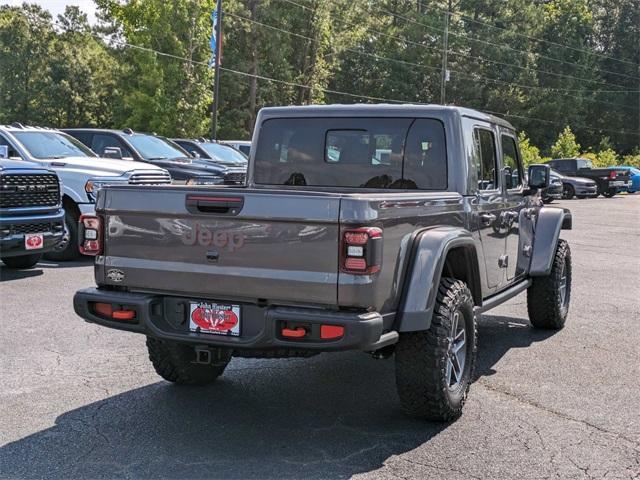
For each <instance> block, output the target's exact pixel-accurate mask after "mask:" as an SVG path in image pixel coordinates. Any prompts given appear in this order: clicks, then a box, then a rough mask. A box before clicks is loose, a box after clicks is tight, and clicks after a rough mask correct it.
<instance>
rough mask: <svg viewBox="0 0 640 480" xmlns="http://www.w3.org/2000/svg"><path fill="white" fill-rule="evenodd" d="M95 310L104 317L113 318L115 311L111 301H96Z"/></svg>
mask: <svg viewBox="0 0 640 480" xmlns="http://www.w3.org/2000/svg"><path fill="white" fill-rule="evenodd" d="M93 311H94V312H95V313H97V314H99V315H100V316H102V317H108V318H111V314H112V313H113V307H112V306H111V304H110V303H94V304H93Z"/></svg>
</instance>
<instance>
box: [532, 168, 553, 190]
mask: <svg viewBox="0 0 640 480" xmlns="http://www.w3.org/2000/svg"><path fill="white" fill-rule="evenodd" d="M550 181H551V167H550V166H549V165H530V166H529V190H530V191H531V192H534V191H536V190H541V189H543V188H547V187H548V186H549V182H550Z"/></svg>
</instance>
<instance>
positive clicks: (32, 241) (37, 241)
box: [26, 235, 42, 248]
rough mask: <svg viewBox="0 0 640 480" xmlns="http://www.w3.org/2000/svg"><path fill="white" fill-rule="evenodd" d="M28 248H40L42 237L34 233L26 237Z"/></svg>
mask: <svg viewBox="0 0 640 480" xmlns="http://www.w3.org/2000/svg"><path fill="white" fill-rule="evenodd" d="M26 243H27V247H28V248H42V237H41V236H40V235H34V236H33V237H29V238H27V239H26Z"/></svg>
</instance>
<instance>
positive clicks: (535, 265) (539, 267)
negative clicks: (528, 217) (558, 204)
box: [529, 207, 573, 277]
mask: <svg viewBox="0 0 640 480" xmlns="http://www.w3.org/2000/svg"><path fill="white" fill-rule="evenodd" d="M572 223H573V219H572V217H571V212H570V211H569V210H567V209H566V208H555V207H542V208H540V210H539V211H538V218H537V220H536V224H535V234H534V237H533V253H532V254H531V265H530V267H529V275H530V276H532V277H544V276H547V275H549V274H550V273H551V265H552V263H553V256H554V255H555V253H556V245H558V240H559V239H560V230H571V228H572Z"/></svg>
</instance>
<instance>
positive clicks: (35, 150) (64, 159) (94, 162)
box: [0, 123, 171, 260]
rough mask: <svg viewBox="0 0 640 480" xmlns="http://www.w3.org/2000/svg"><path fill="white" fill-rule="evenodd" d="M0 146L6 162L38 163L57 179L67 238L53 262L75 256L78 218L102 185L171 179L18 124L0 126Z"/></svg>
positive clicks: (147, 166)
mask: <svg viewBox="0 0 640 480" xmlns="http://www.w3.org/2000/svg"><path fill="white" fill-rule="evenodd" d="M0 145H6V146H7V147H8V152H9V154H8V157H9V158H11V159H13V160H26V161H30V162H36V163H39V164H41V165H43V166H44V167H46V168H49V169H51V170H54V171H55V172H56V173H57V174H58V177H59V178H60V181H61V183H62V186H63V194H64V195H63V205H64V209H65V212H66V215H65V221H66V224H67V228H68V229H69V236H70V238H69V242H68V246H67V248H66V249H64V250H62V251H59V252H55V253H51V254H49V255H48V256H49V257H50V258H52V259H54V260H71V259H73V258H76V257H77V256H78V255H79V252H78V241H77V232H78V227H77V225H78V219H79V218H80V215H82V214H93V213H94V211H95V210H94V207H95V195H96V192H97V190H98V189H99V188H100V187H102V186H103V185H107V184H115V183H120V184H122V183H128V184H133V185H145V184H153V185H157V184H170V183H171V175H169V172H167V171H166V170H165V169H163V168H160V167H158V166H155V165H151V164H149V163H141V162H133V161H129V160H117V159H112V158H100V157H98V156H96V154H95V153H93V152H92V151H91V150H89V149H88V148H87V147H85V146H84V145H83V144H82V143H81V142H79V141H78V140H76V139H75V138H73V137H71V136H69V135H67V134H66V133H62V132H60V131H58V130H54V129H50V128H39V127H27V126H23V125H21V124H19V123H14V124H12V125H0Z"/></svg>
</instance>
